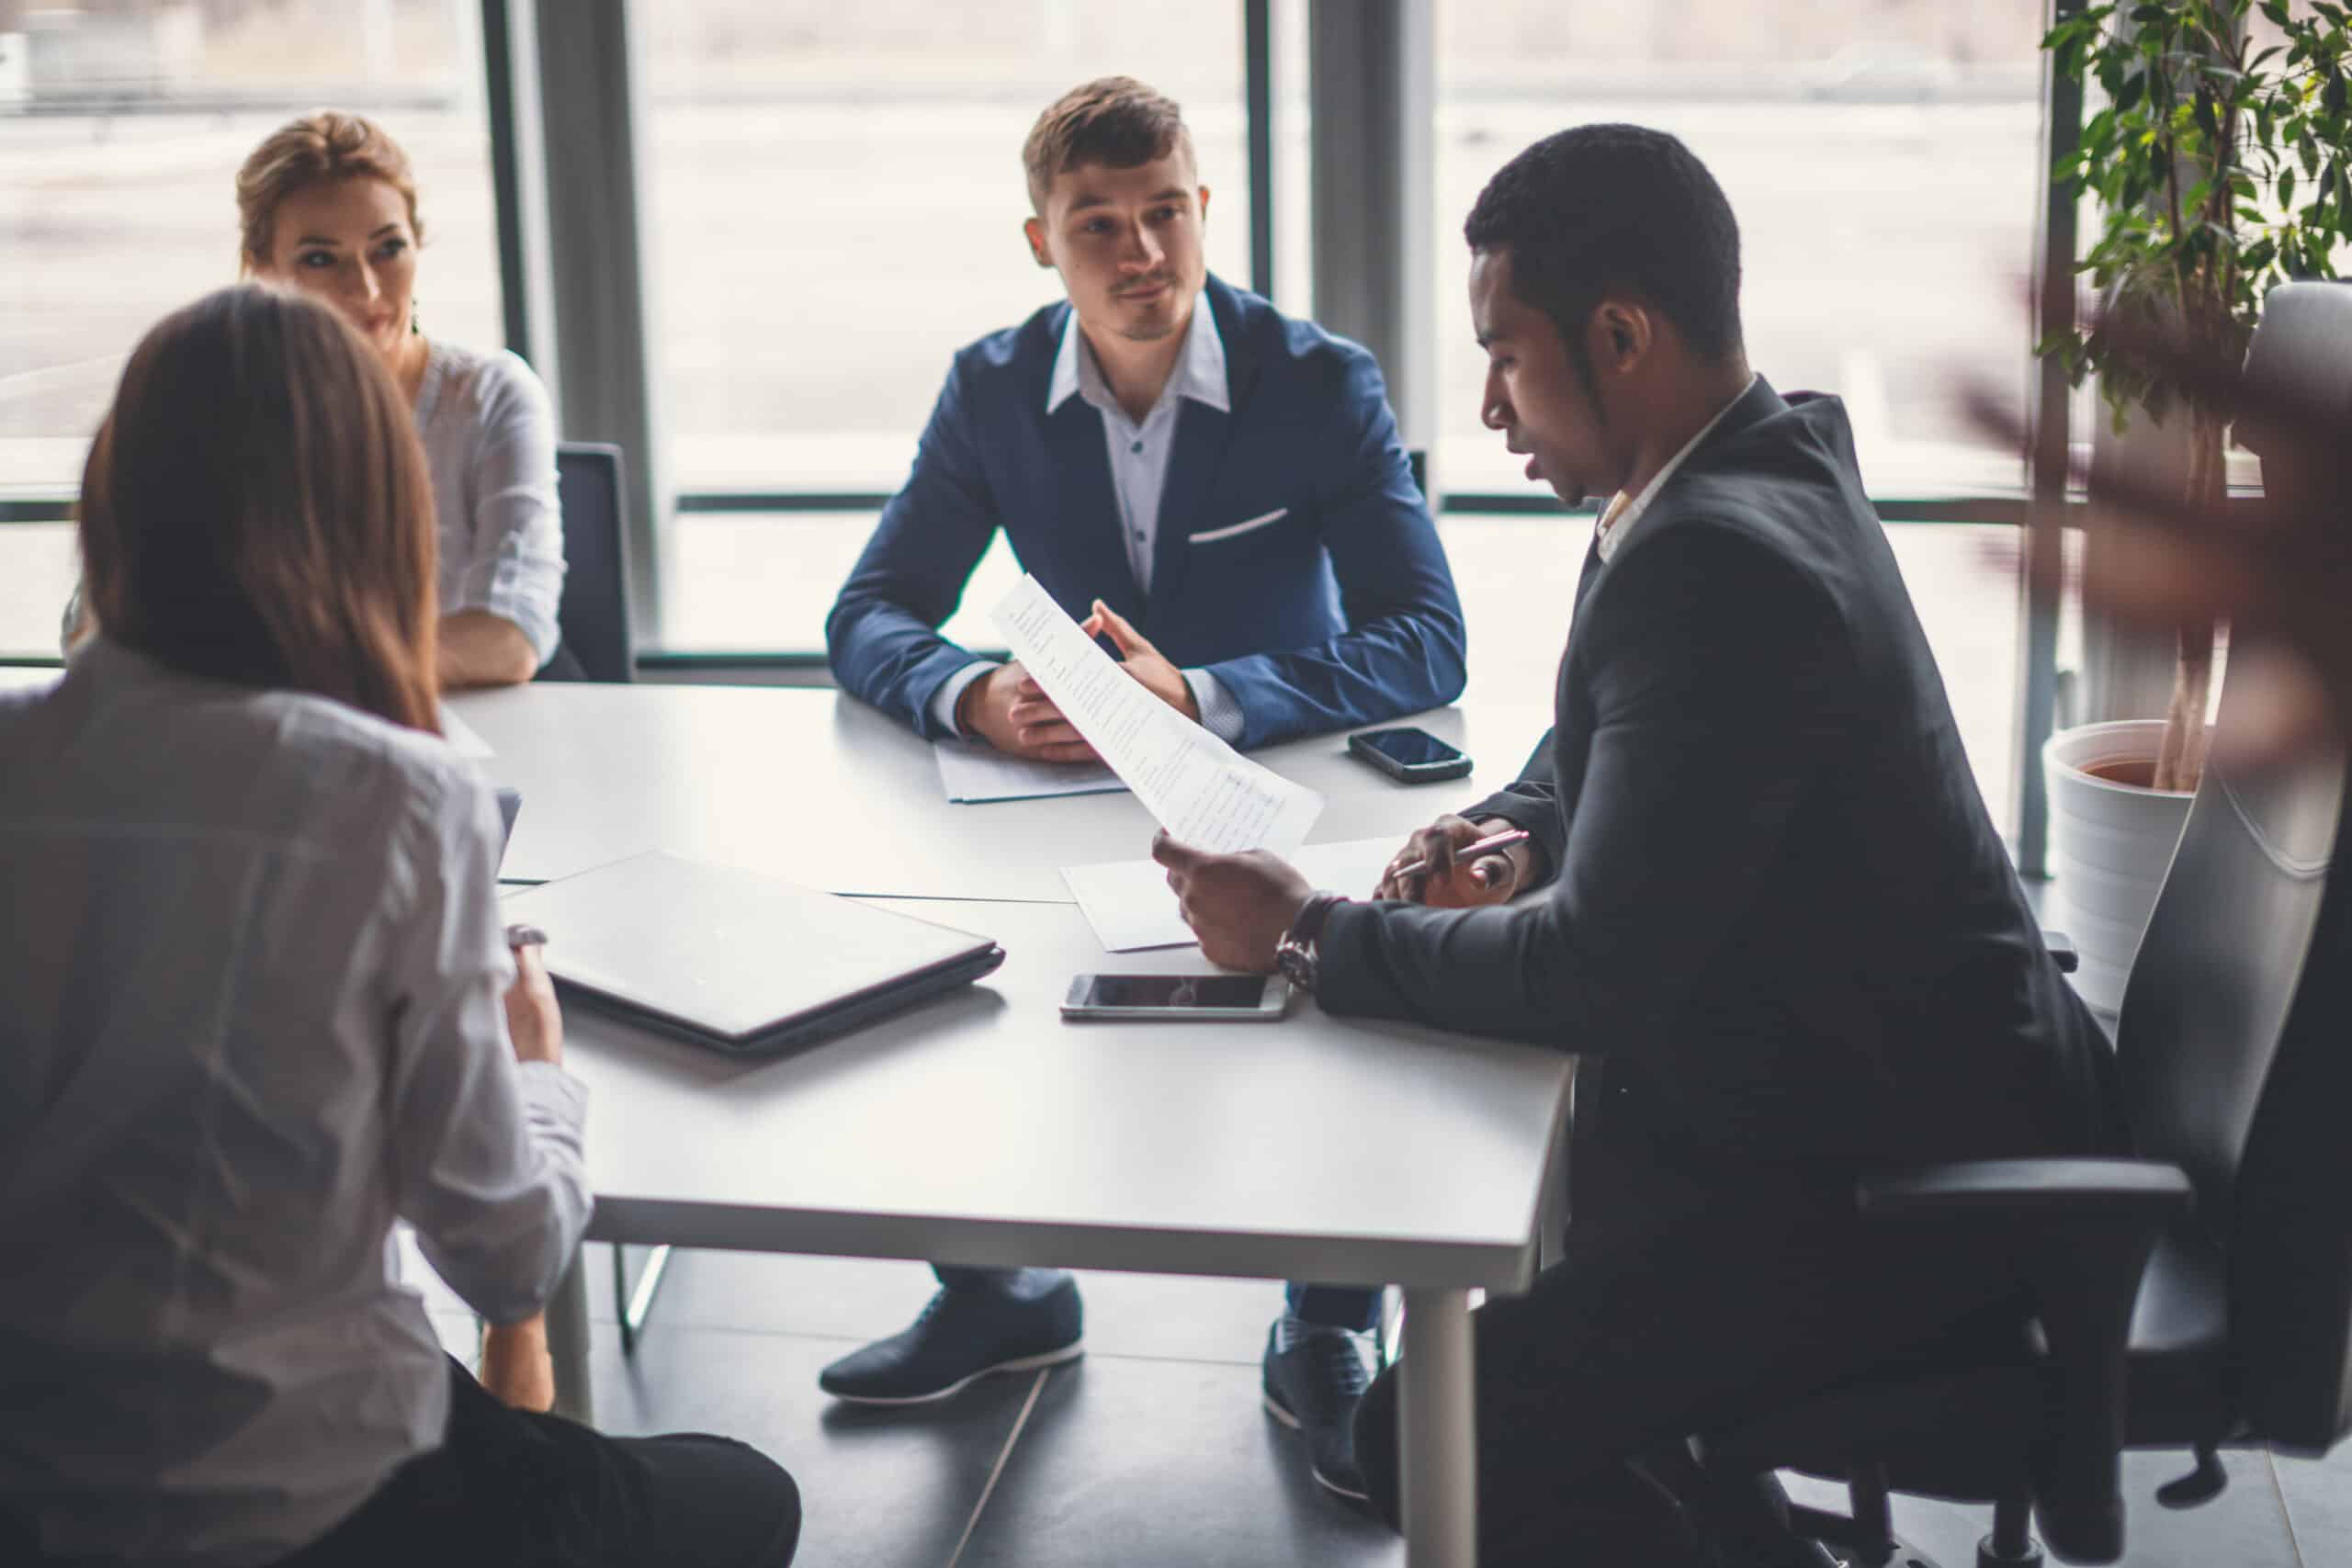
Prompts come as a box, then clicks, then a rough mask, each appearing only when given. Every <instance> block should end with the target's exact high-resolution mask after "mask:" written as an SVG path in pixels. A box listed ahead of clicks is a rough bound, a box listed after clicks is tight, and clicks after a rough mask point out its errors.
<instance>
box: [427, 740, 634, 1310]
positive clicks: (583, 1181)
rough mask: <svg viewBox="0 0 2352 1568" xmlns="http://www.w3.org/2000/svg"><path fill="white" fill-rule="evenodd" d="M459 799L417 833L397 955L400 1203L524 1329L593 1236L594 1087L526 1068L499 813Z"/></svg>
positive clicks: (431, 1246) (541, 1065)
mask: <svg viewBox="0 0 2352 1568" xmlns="http://www.w3.org/2000/svg"><path fill="white" fill-rule="evenodd" d="M450 788H451V790H452V791H462V792H463V793H464V794H465V795H466V796H467V798H465V799H463V800H462V801H458V800H446V799H435V798H433V797H431V796H430V795H427V794H425V793H424V792H418V794H417V795H416V797H415V799H414V800H413V805H412V808H411V811H410V816H409V819H408V821H407V822H405V823H404V824H403V833H402V840H403V842H404V844H405V845H406V846H407V852H406V855H405V858H406V860H407V861H408V865H407V867H406V878H405V880H406V881H407V883H408V885H409V886H410V888H411V891H412V895H413V896H412V898H411V899H410V901H409V904H408V908H406V910H405V911H404V920H403V924H402V926H401V929H400V930H399V931H397V932H396V933H395V935H394V937H393V946H392V951H393V952H394V953H397V954H399V955H400V957H399V959H398V961H397V964H396V975H395V980H394V984H395V986H396V987H397V990H396V996H395V999H394V1017H393V1032H394V1043H393V1060H392V1064H391V1071H390V1074H389V1075H388V1079H387V1094H388V1101H389V1104H390V1117H391V1123H392V1126H391V1144H390V1157H391V1162H392V1167H393V1170H394V1172H395V1178H394V1180H395V1187H394V1200H395V1202H396V1204H397V1207H398V1210H399V1212H400V1213H401V1216H402V1217H403V1218H405V1219H407V1220H409V1221H410V1222H411V1223H412V1224H414V1225H415V1226H416V1232H417V1242H418V1245H419V1247H420V1248H421V1249H422V1250H423V1252H424V1257H425V1258H426V1260H427V1261H428V1262H430V1263H431V1264H432V1265H433V1267H434V1269H435V1270H436V1271H438V1272H439V1273H440V1275H441V1277H442V1278H443V1279H444V1280H447V1281H448V1283H449V1286H450V1288H451V1289H452V1290H454V1291H456V1292H458V1295H459V1296H461V1297H463V1298H464V1299H465V1301H466V1303H467V1304H468V1305H469V1306H471V1307H472V1308H473V1309H474V1310H475V1311H477V1312H479V1313H481V1314H482V1316H484V1317H485V1318H487V1319H489V1320H490V1321H491V1322H492V1323H493V1324H505V1323H515V1322H518V1321H521V1320H523V1319H525V1318H528V1317H529V1316H531V1315H532V1314H534V1313H537V1311H539V1310H540V1309H541V1308H542V1307H544V1306H545V1305H546V1304H547V1302H548V1298H549V1297H550V1296H551V1295H552V1294H553V1293H554V1291H555V1288H556V1284H557V1281H558V1280H560V1279H561V1277H562V1274H563V1270H564V1269H565V1268H566V1266H567V1265H568V1264H569V1263H570V1262H571V1258H572V1255H573V1254H574V1253H575V1252H576V1251H578V1249H579V1246H580V1238H581V1236H582V1234H583V1233H584V1232H585V1231H586V1229H587V1225H588V1215H589V1211H590V1209H591V1207H592V1206H593V1202H594V1200H593V1199H592V1197H591V1195H590V1192H589V1187H588V1173H587V1168H586V1165H585V1163H584V1161H583V1159H582V1152H581V1137H582V1127H583V1125H584V1123H585V1120H586V1112H587V1089H586V1088H585V1086H583V1085H582V1083H581V1082H580V1081H579V1080H578V1079H577V1078H574V1077H571V1076H570V1075H568V1074H567V1073H565V1072H564V1070H563V1069H562V1068H561V1067H560V1066H556V1065H555V1064H553V1063H552V1062H547V1061H534V1062H524V1063H518V1062H517V1061H516V1060H515V1048H514V1044H513V1040H512V1036H511V1034H510V1032H509V1027H508V1024H507V1017H506V1011H505V1001H504V998H505V994H506V990H507V987H508V986H509V985H510V984H511V982H512V981H513V979H514V975H515V964H514V959H513V958H512V957H511V956H510V954H509V953H508V952H507V949H506V944H505V934H504V927H503V925H502V924H501V923H500V919H499V909H498V902H497V883H496V876H497V864H496V862H497V845H498V836H499V826H498V810H497V807H496V805H495V804H494V802H493V800H492V795H491V792H490V790H489V788H488V787H487V786H486V785H483V784H480V783H479V782H478V781H471V780H457V781H453V782H452V783H451V784H450ZM452 822H455V823H458V824H460V827H459V830H457V831H454V832H453V831H452V830H451V829H450V826H449V824H450V823H452Z"/></svg>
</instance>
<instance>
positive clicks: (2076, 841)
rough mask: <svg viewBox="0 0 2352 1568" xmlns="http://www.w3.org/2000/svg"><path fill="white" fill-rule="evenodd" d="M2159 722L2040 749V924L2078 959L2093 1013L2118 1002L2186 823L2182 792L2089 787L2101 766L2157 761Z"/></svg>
mask: <svg viewBox="0 0 2352 1568" xmlns="http://www.w3.org/2000/svg"><path fill="white" fill-rule="evenodd" d="M2164 733H2165V726H2164V721H2163V720H2162V719H2154V718H2144V719H2143V718H2129V719H2119V720H2116V721H2115V722H2113V723H2109V724H2086V725H2081V726H2078V727H2077V728H2073V729H2062V730H2060V731H2059V732H2058V733H2057V734H2055V735H2053V736H2052V737H2051V738H2050V739H2048V740H2047V741H2044V742H2043V743H2042V747H2041V777H2042V783H2043V784H2044V786H2045V787H2046V788H2047V789H2048V791H2049V794H2050V874H2051V877H2052V883H2051V888H2050V898H2049V900H2048V902H2047V904H2046V905H2045V906H2044V908H2043V911H2042V919H2043V922H2044V923H2045V924H2046V925H2048V926H2049V927H2050V928H2051V929H2052V930H2053V931H2064V932H2065V933H2066V935H2067V936H2069V937H2071V938H2073V939H2074V942H2075V950H2076V951H2077V952H2079V953H2081V954H2082V966H2081V967H2080V968H2079V969H2077V970H2076V971H2075V988H2076V989H2077V990H2079V991H2081V992H2082V994H2083V999H2084V1000H2086V1001H2087V1002H2089V1003H2090V1004H2091V1006H2093V1007H2095V1008H2104V1009H2107V1010H2110V1011H2112V1010H2115V1009H2117V1008H2119V1007H2120V1006H2121V1005H2122V1003H2123V982H2124V978H2125V976H2128V975H2130V974H2131V959H2132V955H2133V954H2135V953H2138V952H2139V951H2140V938H2141V936H2142V935H2143V933H2145V932H2146V931H2147V929H2148V917H2149V915H2150V914H2151V913H2153V912H2154V909H2155V907H2156V893H2157V891H2158V890H2159V889H2160V888H2162V887H2163V886H2164V881H2165V872H2166V871H2167V870H2169V869H2170V868H2171V865H2172V853H2173V851H2174V850H2175V849H2176V848H2177V847H2178V846H2179V843H2180V829H2181V824H2182V823H2184V822H2186V821H2187V820H2188V803H2189V802H2190V801H2191V800H2193V799H2195V798H2196V797H2195V796H2194V795H2190V794H2188V793H2187V792H2186V791H2178V790H2162V791H2159V790H2153V789H2140V788H2136V787H2134V786H2132V785H2131V784H2114V783H2111V782H2109V780H2106V779H2101V778H2095V777H2093V776H2092V775H2091V774H2090V773H2087V772H2086V769H2088V768H2092V767H2095V766H2098V764H2100V763H2104V762H2125V761H2136V762H2147V763H2150V764H2153V763H2154V761H2155V758H2156V750H2157V748H2158V747H2159V746H2160V745H2161V744H2162V743H2163V740H2164Z"/></svg>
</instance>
